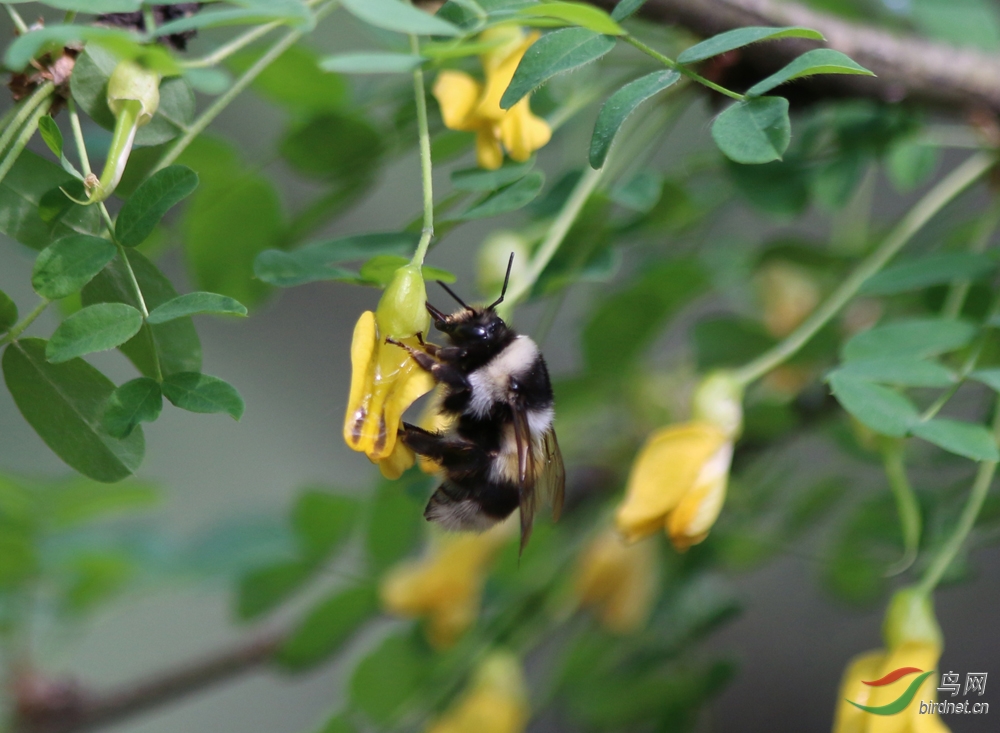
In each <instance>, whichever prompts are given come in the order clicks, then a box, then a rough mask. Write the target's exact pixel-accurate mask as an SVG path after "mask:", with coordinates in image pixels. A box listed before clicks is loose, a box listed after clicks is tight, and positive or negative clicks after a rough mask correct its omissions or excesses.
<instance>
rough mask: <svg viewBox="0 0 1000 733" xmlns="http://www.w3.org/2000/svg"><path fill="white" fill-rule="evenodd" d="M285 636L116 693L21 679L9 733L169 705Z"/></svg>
mask: <svg viewBox="0 0 1000 733" xmlns="http://www.w3.org/2000/svg"><path fill="white" fill-rule="evenodd" d="M284 638H285V635H284V634H283V633H271V634H267V635H265V636H261V637H259V638H257V639H253V640H251V641H250V642H244V643H243V644H240V645H238V646H236V647H233V648H230V649H226V650H223V651H221V652H219V653H216V654H214V655H212V656H210V657H206V658H204V659H201V660H198V661H195V662H191V663H188V664H186V665H184V666H181V667H179V668H177V669H173V670H169V671H167V672H164V673H161V674H158V675H156V676H153V677H151V678H149V679H147V680H140V681H139V682H131V683H129V684H127V685H124V686H123V687H122V689H120V690H109V691H107V692H103V693H96V692H89V691H86V690H83V689H81V688H80V686H79V685H78V684H76V683H75V682H74V681H69V682H67V681H53V680H47V679H44V678H41V677H38V676H37V675H32V674H28V675H21V676H20V677H19V679H18V680H17V681H16V682H15V685H14V697H15V700H16V703H17V712H16V715H15V719H14V721H13V723H12V726H11V729H10V730H11V733H78V732H79V731H85V730H91V729H93V728H96V727H98V726H102V725H108V724H110V723H115V722H117V721H119V720H122V719H124V718H127V717H130V716H132V715H136V714H138V713H142V712H145V711H146V710H149V709H151V708H154V707H158V706H160V705H164V704H166V703H169V702H173V701H175V700H177V699H179V698H182V697H184V696H186V695H188V694H191V693H193V692H198V691H201V690H205V689H207V688H209V687H211V686H212V685H216V684H219V683H221V682H225V681H227V680H230V679H233V678H234V677H238V676H239V675H242V674H245V673H247V672H250V671H252V670H254V669H256V668H258V667H260V666H262V665H264V664H266V663H267V662H269V661H270V660H271V659H272V657H273V656H274V653H275V652H276V651H277V649H278V647H280V646H281V643H282V642H283V640H284Z"/></svg>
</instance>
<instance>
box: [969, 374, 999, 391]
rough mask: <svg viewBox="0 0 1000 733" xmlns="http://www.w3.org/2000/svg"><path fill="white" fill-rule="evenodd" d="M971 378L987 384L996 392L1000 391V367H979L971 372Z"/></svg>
mask: <svg viewBox="0 0 1000 733" xmlns="http://www.w3.org/2000/svg"><path fill="white" fill-rule="evenodd" d="M969 379H974V380H976V381H977V382H980V383H982V384H985V385H986V386H987V387H989V388H990V389H992V390H993V391H994V392H1000V368H996V369H979V370H977V371H974V372H973V373H972V374H970V375H969Z"/></svg>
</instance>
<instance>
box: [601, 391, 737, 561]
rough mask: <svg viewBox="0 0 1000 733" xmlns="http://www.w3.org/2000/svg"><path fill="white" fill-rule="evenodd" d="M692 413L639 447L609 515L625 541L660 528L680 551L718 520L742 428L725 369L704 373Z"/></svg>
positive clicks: (655, 433) (700, 537)
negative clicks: (620, 496)
mask: <svg viewBox="0 0 1000 733" xmlns="http://www.w3.org/2000/svg"><path fill="white" fill-rule="evenodd" d="M693 417H694V419H693V420H692V421H690V422H687V423H682V424H680V425H670V426H667V427H665V428H661V429H660V430H657V431H656V432H654V433H653V434H652V435H651V436H650V437H649V438H648V439H647V440H646V444H645V445H644V446H643V447H642V449H641V450H640V451H639V455H638V456H637V457H636V460H635V463H634V464H633V465H632V471H631V473H630V475H629V479H628V485H627V487H626V492H625V500H624V501H623V502H622V504H621V505H620V506H619V507H618V512H617V514H616V517H615V520H616V523H617V525H618V531H619V532H621V533H622V535H623V536H624V537H625V539H626V540H628V541H630V542H633V541H635V540H638V539H641V538H642V537H645V536H647V535H649V534H652V533H653V532H656V531H657V530H658V529H660V528H663V529H665V530H666V532H667V534H668V535H669V536H670V540H671V542H673V544H674V547H676V548H677V549H678V550H686V549H687V548H688V547H690V546H691V545H696V544H698V543H699V542H701V541H702V540H704V539H705V537H707V536H708V531H709V530H710V529H711V527H712V525H713V524H714V523H715V520H716V519H717V518H718V516H719V512H720V511H721V510H722V505H723V503H724V502H725V499H726V487H727V484H728V482H729V467H730V463H731V461H732V457H733V443H734V441H735V439H736V438H737V436H738V435H739V432H740V428H741V427H742V421H743V408H742V387H741V386H740V385H738V384H737V383H736V382H735V381H733V379H732V378H731V377H730V376H728V375H727V374H725V373H721V372H720V373H716V374H713V375H709V376H708V377H706V378H705V379H704V380H703V381H702V383H701V384H700V385H699V386H698V389H697V390H696V391H695V395H694V409H693Z"/></svg>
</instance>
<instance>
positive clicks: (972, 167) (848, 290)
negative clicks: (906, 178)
mask: <svg viewBox="0 0 1000 733" xmlns="http://www.w3.org/2000/svg"><path fill="white" fill-rule="evenodd" d="M995 163H996V158H995V156H994V155H993V154H992V153H978V154H976V155H973V156H972V157H970V158H969V159H968V160H966V161H965V162H964V163H962V165H960V166H958V168H956V169H955V170H953V171H952V172H951V173H949V174H948V175H947V176H945V177H944V178H943V179H941V180H940V181H939V182H938V184H937V185H936V186H935V187H934V188H932V189H931V190H930V191H928V192H927V193H926V194H925V195H924V196H923V198H921V199H920V200H919V201H918V202H917V203H916V204H915V205H914V206H913V208H912V209H910V210H909V211H908V212H907V213H906V215H905V216H903V218H902V219H901V220H900V221H899V223H898V224H897V225H896V226H895V227H894V228H893V229H892V231H891V232H889V234H888V236H887V237H886V238H885V239H884V240H883V242H882V244H880V245H879V246H878V247H877V248H876V249H875V251H874V252H872V253H871V254H870V255H868V257H867V258H866V259H865V260H864V261H863V262H862V263H861V264H860V265H859V266H858V267H857V268H856V269H855V270H854V272H852V273H851V274H850V276H849V277H848V278H847V279H846V280H844V281H843V282H842V283H841V284H840V287H838V288H837V289H836V290H835V291H834V292H833V293H832V294H831V295H830V297H829V298H827V299H826V301H825V302H824V303H823V304H822V305H820V307H819V308H817V309H816V310H815V311H814V312H813V314H812V315H811V316H809V318H807V319H806V320H805V321H803V322H802V324H801V325H800V326H799V327H798V328H796V329H795V330H794V331H792V333H790V334H789V335H788V336H787V337H786V338H785V339H784V340H783V341H781V343H779V344H777V345H776V346H775V347H774V348H772V349H770V350H768V351H766V352H764V353H763V354H762V355H761V356H759V357H757V358H756V359H754V360H753V361H752V362H750V363H749V364H746V365H744V366H743V367H741V368H739V369H737V370H735V371H734V372H733V378H734V379H736V380H737V381H738V382H739V383H740V384H742V385H744V386H746V385H748V384H750V383H751V382H753V381H755V380H757V379H759V378H761V377H762V376H764V375H765V374H767V373H768V372H769V371H771V370H772V369H774V368H775V367H776V366H778V365H780V364H782V363H784V362H785V361H786V360H787V359H789V358H791V357H792V356H794V355H795V353H796V352H797V351H798V350H799V349H801V348H802V347H803V346H805V344H806V343H808V342H809V339H811V338H812V337H813V336H814V335H815V334H816V332H817V331H819V330H820V329H821V328H823V326H825V325H826V324H827V323H828V322H829V321H830V319H832V318H833V317H834V316H835V315H837V313H838V312H839V311H840V309H841V308H843V307H844V306H845V305H846V304H847V303H848V301H850V300H851V298H853V297H854V296H855V295H856V294H857V292H858V290H859V289H860V288H861V286H862V285H863V284H864V282H865V281H866V280H867V279H868V278H870V277H871V276H872V275H874V274H875V273H876V272H878V271H879V270H881V269H882V268H883V267H884V266H885V265H886V263H888V262H889V260H891V259H892V258H893V256H894V255H895V254H896V253H897V252H899V250H900V249H902V248H903V246H904V245H905V244H906V243H907V242H908V241H910V238H911V237H912V236H913V235H914V234H916V233H917V232H918V231H920V229H921V228H922V227H923V226H924V225H925V224H926V223H927V222H928V221H930V219H931V218H933V217H934V215H935V214H937V213H938V212H939V211H941V209H943V208H944V207H945V205H946V204H948V203H949V202H950V201H951V200H952V199H954V198H955V197H956V196H958V195H959V194H960V193H961V192H962V191H964V190H965V189H966V188H968V187H969V186H970V185H971V184H972V183H973V182H974V181H975V180H976V179H977V178H979V177H980V176H982V175H983V174H984V173H985V172H986V171H988V170H989V169H990V168H992V167H993V165H994V164H995Z"/></svg>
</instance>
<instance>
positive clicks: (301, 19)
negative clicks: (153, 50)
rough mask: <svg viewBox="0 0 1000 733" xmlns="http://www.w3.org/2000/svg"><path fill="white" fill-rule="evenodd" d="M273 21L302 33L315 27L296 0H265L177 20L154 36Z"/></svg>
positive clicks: (312, 18)
mask: <svg viewBox="0 0 1000 733" xmlns="http://www.w3.org/2000/svg"><path fill="white" fill-rule="evenodd" d="M274 21H281V22H284V23H287V24H288V25H291V26H294V27H296V28H299V29H302V30H311V29H312V28H313V27H314V26H315V25H316V19H315V17H314V16H313V14H312V12H311V11H310V10H309V8H308V7H307V6H306V5H304V4H303V3H301V2H298V0H268V3H262V2H260V3H252V4H251V6H250V7H246V8H226V9H224V10H216V11H204V10H203V11H202V12H200V13H196V14H195V15H192V16H191V17H189V18H178V19H177V20H172V21H170V22H168V23H164V24H163V25H162V26H160V27H158V28H157V29H156V35H157V36H169V35H173V34H175V33H186V32H188V31H194V30H203V29H208V28H225V27H227V26H232V25H249V24H258V23H260V24H263V23H271V22H274Z"/></svg>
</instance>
